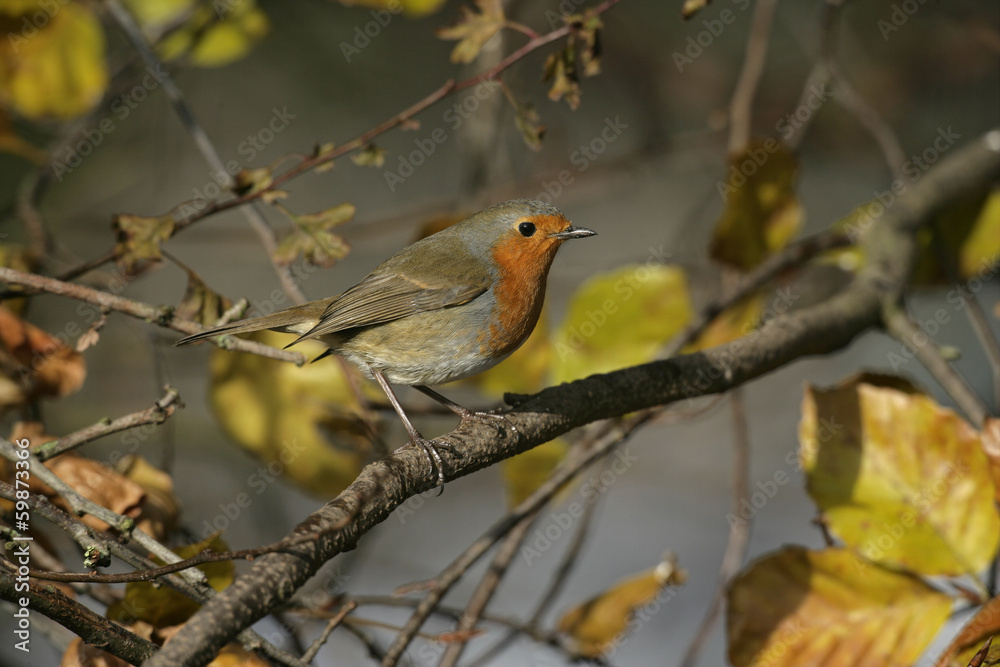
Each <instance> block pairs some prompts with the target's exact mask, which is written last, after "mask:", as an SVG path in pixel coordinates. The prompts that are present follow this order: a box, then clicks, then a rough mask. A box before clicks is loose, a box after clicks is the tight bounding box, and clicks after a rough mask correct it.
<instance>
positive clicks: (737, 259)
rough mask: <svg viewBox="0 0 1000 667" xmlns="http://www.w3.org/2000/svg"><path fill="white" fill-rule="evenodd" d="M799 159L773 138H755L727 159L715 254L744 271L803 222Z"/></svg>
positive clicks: (783, 243) (714, 238) (784, 240)
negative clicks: (797, 185)
mask: <svg viewBox="0 0 1000 667" xmlns="http://www.w3.org/2000/svg"><path fill="white" fill-rule="evenodd" d="M798 171H799V169H798V162H797V161H796V159H795V157H794V156H793V155H792V154H791V152H789V151H788V149H786V148H785V147H784V146H783V145H782V144H781V143H780V142H779V141H778V140H777V139H774V138H773V137H771V138H768V139H765V140H763V141H753V142H751V143H750V144H749V145H748V146H747V147H746V149H745V150H744V151H743V152H741V153H738V154H736V155H734V156H732V157H731V158H730V160H729V167H728V173H727V174H726V182H725V183H722V182H720V183H719V191H720V193H721V194H722V196H723V199H724V200H725V202H726V206H725V209H724V210H723V212H722V216H721V217H720V218H719V221H718V222H717V223H716V225H715V231H714V232H713V235H712V246H711V251H710V252H711V256H712V258H713V259H715V260H718V261H720V262H723V263H726V264H729V265H731V266H734V267H736V268H738V269H741V270H744V271H748V270H750V269H752V268H753V267H755V266H757V265H758V264H760V263H761V262H762V261H764V259H766V258H767V256H768V255H770V254H772V253H773V252H775V251H776V250H780V249H781V248H783V247H784V246H785V245H786V244H787V243H788V242H789V241H790V240H791V239H792V238H793V237H794V236H795V234H796V233H797V232H798V230H799V228H800V227H801V226H802V219H803V211H802V206H801V205H800V204H799V200H798V197H797V196H796V194H795V182H796V180H797V179H798Z"/></svg>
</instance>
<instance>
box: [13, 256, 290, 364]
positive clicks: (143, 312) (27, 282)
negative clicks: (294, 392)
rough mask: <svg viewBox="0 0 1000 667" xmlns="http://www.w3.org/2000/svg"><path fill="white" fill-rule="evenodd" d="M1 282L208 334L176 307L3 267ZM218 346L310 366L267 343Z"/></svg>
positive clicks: (229, 340) (231, 341) (225, 341)
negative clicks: (152, 303) (178, 315)
mask: <svg viewBox="0 0 1000 667" xmlns="http://www.w3.org/2000/svg"><path fill="white" fill-rule="evenodd" d="M0 281H2V282H7V283H13V284H15V285H24V286H26V287H33V288H35V289H39V290H42V291H44V292H48V293H49V294H58V295H60V296H66V297H69V298H71V299H76V300H78V301H86V302H87V303H91V304H93V305H95V306H100V307H101V308H107V309H109V310H116V311H118V312H119V313H125V314H126V315H131V316H132V317H136V318H138V319H140V320H145V321H146V322H152V323H153V324H157V325H159V326H161V327H166V328H168V329H173V330H174V331H180V332H181V333H185V334H196V333H199V332H201V331H204V328H203V327H202V326H201V325H199V324H198V323H197V322H192V321H191V320H185V319H181V318H179V317H177V316H176V315H175V314H174V309H173V307H172V306H152V305H149V304H147V303H142V302H139V301H132V300H131V299H126V298H125V297H121V296H118V295H117V294H111V293H109V292H102V291H100V290H95V289H92V288H90V287H85V286H83V285H77V284H76V283H68V282H63V281H61V280H56V279H55V278H47V277H45V276H40V275H37V274H34V273H26V272H24V271H18V270H17V269H10V268H7V267H0ZM216 344H217V345H219V347H223V348H225V349H228V350H236V351H239V352H249V353H251V354H256V355H258V356H261V357H267V358H268V359H277V360H279V361H290V362H292V363H294V364H296V365H298V366H301V365H302V364H304V363H305V362H306V357H305V355H303V354H301V353H299V352H288V351H287V350H279V349H278V348H276V347H271V346H270V345H264V344H263V343H258V342H256V341H252V340H246V339H243V338H236V337H234V336H224V337H223V338H222V339H221V340H219V341H218V342H217V343H216Z"/></svg>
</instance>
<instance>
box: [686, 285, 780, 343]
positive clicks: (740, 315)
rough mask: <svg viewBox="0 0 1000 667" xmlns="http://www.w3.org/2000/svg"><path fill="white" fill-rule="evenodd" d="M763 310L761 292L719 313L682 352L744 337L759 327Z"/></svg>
mask: <svg viewBox="0 0 1000 667" xmlns="http://www.w3.org/2000/svg"><path fill="white" fill-rule="evenodd" d="M763 310H764V297H763V294H762V293H761V292H757V293H755V294H751V295H750V296H747V297H745V298H744V299H742V300H740V301H738V302H737V303H734V304H733V305H731V306H730V307H729V308H726V309H725V310H724V311H722V312H721V313H719V314H718V315H717V316H716V317H715V319H713V320H712V322H711V323H710V324H709V325H708V326H707V327H705V330H704V331H702V332H701V335H699V336H698V338H696V339H695V341H694V342H693V343H691V344H690V345H688V346H686V347H685V348H684V350H683V351H684V352H694V351H696V350H707V349H708V348H710V347H715V346H717V345H722V344H724V343H728V342H730V341H734V340H736V339H737V338H742V337H743V336H746V335H747V334H749V333H750V332H752V331H753V330H754V329H756V328H757V327H758V326H759V325H760V316H761V312H762V311H763Z"/></svg>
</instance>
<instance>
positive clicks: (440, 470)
mask: <svg viewBox="0 0 1000 667" xmlns="http://www.w3.org/2000/svg"><path fill="white" fill-rule="evenodd" d="M409 444H410V445H412V446H414V447H418V448H420V449H421V450H423V452H424V454H425V455H426V456H427V462H428V463H429V464H430V467H431V474H432V475H433V474H434V472H435V471H437V484H435V486H440V487H441V492H442V493H443V492H444V482H445V476H444V461H443V460H442V459H441V453H440V452H438V449H444V450H446V451H449V452H451V451H454V449H455V448H454V447H452V446H451V445H449V444H448V443H447V442H440V441H438V440H428V439H427V438H423V437H420V438H412V439H411V440H410V443H409ZM438 495H440V494H438Z"/></svg>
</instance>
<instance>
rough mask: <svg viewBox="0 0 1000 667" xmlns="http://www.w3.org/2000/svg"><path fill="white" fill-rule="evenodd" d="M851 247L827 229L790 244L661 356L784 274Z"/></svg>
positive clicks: (706, 309)
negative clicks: (810, 260) (817, 258)
mask: <svg viewBox="0 0 1000 667" xmlns="http://www.w3.org/2000/svg"><path fill="white" fill-rule="evenodd" d="M850 244H851V242H850V239H848V238H847V236H846V235H845V234H844V233H843V232H840V231H835V230H825V231H822V232H820V233H818V234H815V235H813V236H808V237H806V238H804V239H800V240H798V241H795V242H793V243H790V244H788V245H787V246H785V247H784V248H782V249H781V250H780V251H779V252H777V253H775V254H774V255H771V256H770V257H768V258H767V259H765V260H764V261H763V262H761V263H760V264H759V265H758V266H756V267H755V268H754V269H753V271H751V272H750V273H747V274H746V275H744V276H743V277H742V278H741V279H740V281H739V283H738V284H737V285H736V286H735V287H733V288H732V289H729V290H726V293H725V294H723V295H721V296H719V297H718V298H716V299H714V300H713V301H711V302H710V303H709V304H708V305H706V306H705V307H704V308H702V309H701V310H699V311H698V314H697V315H696V316H695V317H694V319H692V320H691V322H689V323H688V325H687V326H686V327H684V329H682V330H681V331H680V332H679V333H678V334H677V335H676V336H674V337H673V339H671V341H670V343H668V344H667V346H666V347H664V348H663V351H662V352H661V354H660V356H662V357H672V356H674V355H675V354H677V353H678V352H680V350H681V348H683V347H684V346H685V345H687V344H688V343H690V342H692V341H693V340H694V339H695V338H697V337H698V336H699V335H700V334H701V333H702V332H703V331H704V330H705V327H707V326H708V325H709V324H711V323H712V320H714V319H715V318H716V317H718V315H719V314H720V313H721V312H722V311H724V310H725V309H726V308H729V307H730V306H732V305H733V304H735V303H737V302H739V301H740V300H741V299H743V298H745V297H747V296H749V295H750V294H752V293H753V292H755V291H756V290H758V289H760V288H761V287H762V286H763V285H765V284H766V283H767V282H768V281H769V280H771V279H772V278H774V277H775V276H777V275H779V274H780V273H782V272H784V271H786V270H788V269H790V268H792V267H794V266H798V265H799V264H802V263H803V262H805V261H808V260H809V259H811V258H813V257H815V256H816V255H818V254H819V253H821V252H825V251H827V250H832V249H834V248H842V247H844V246H848V245H850Z"/></svg>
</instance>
